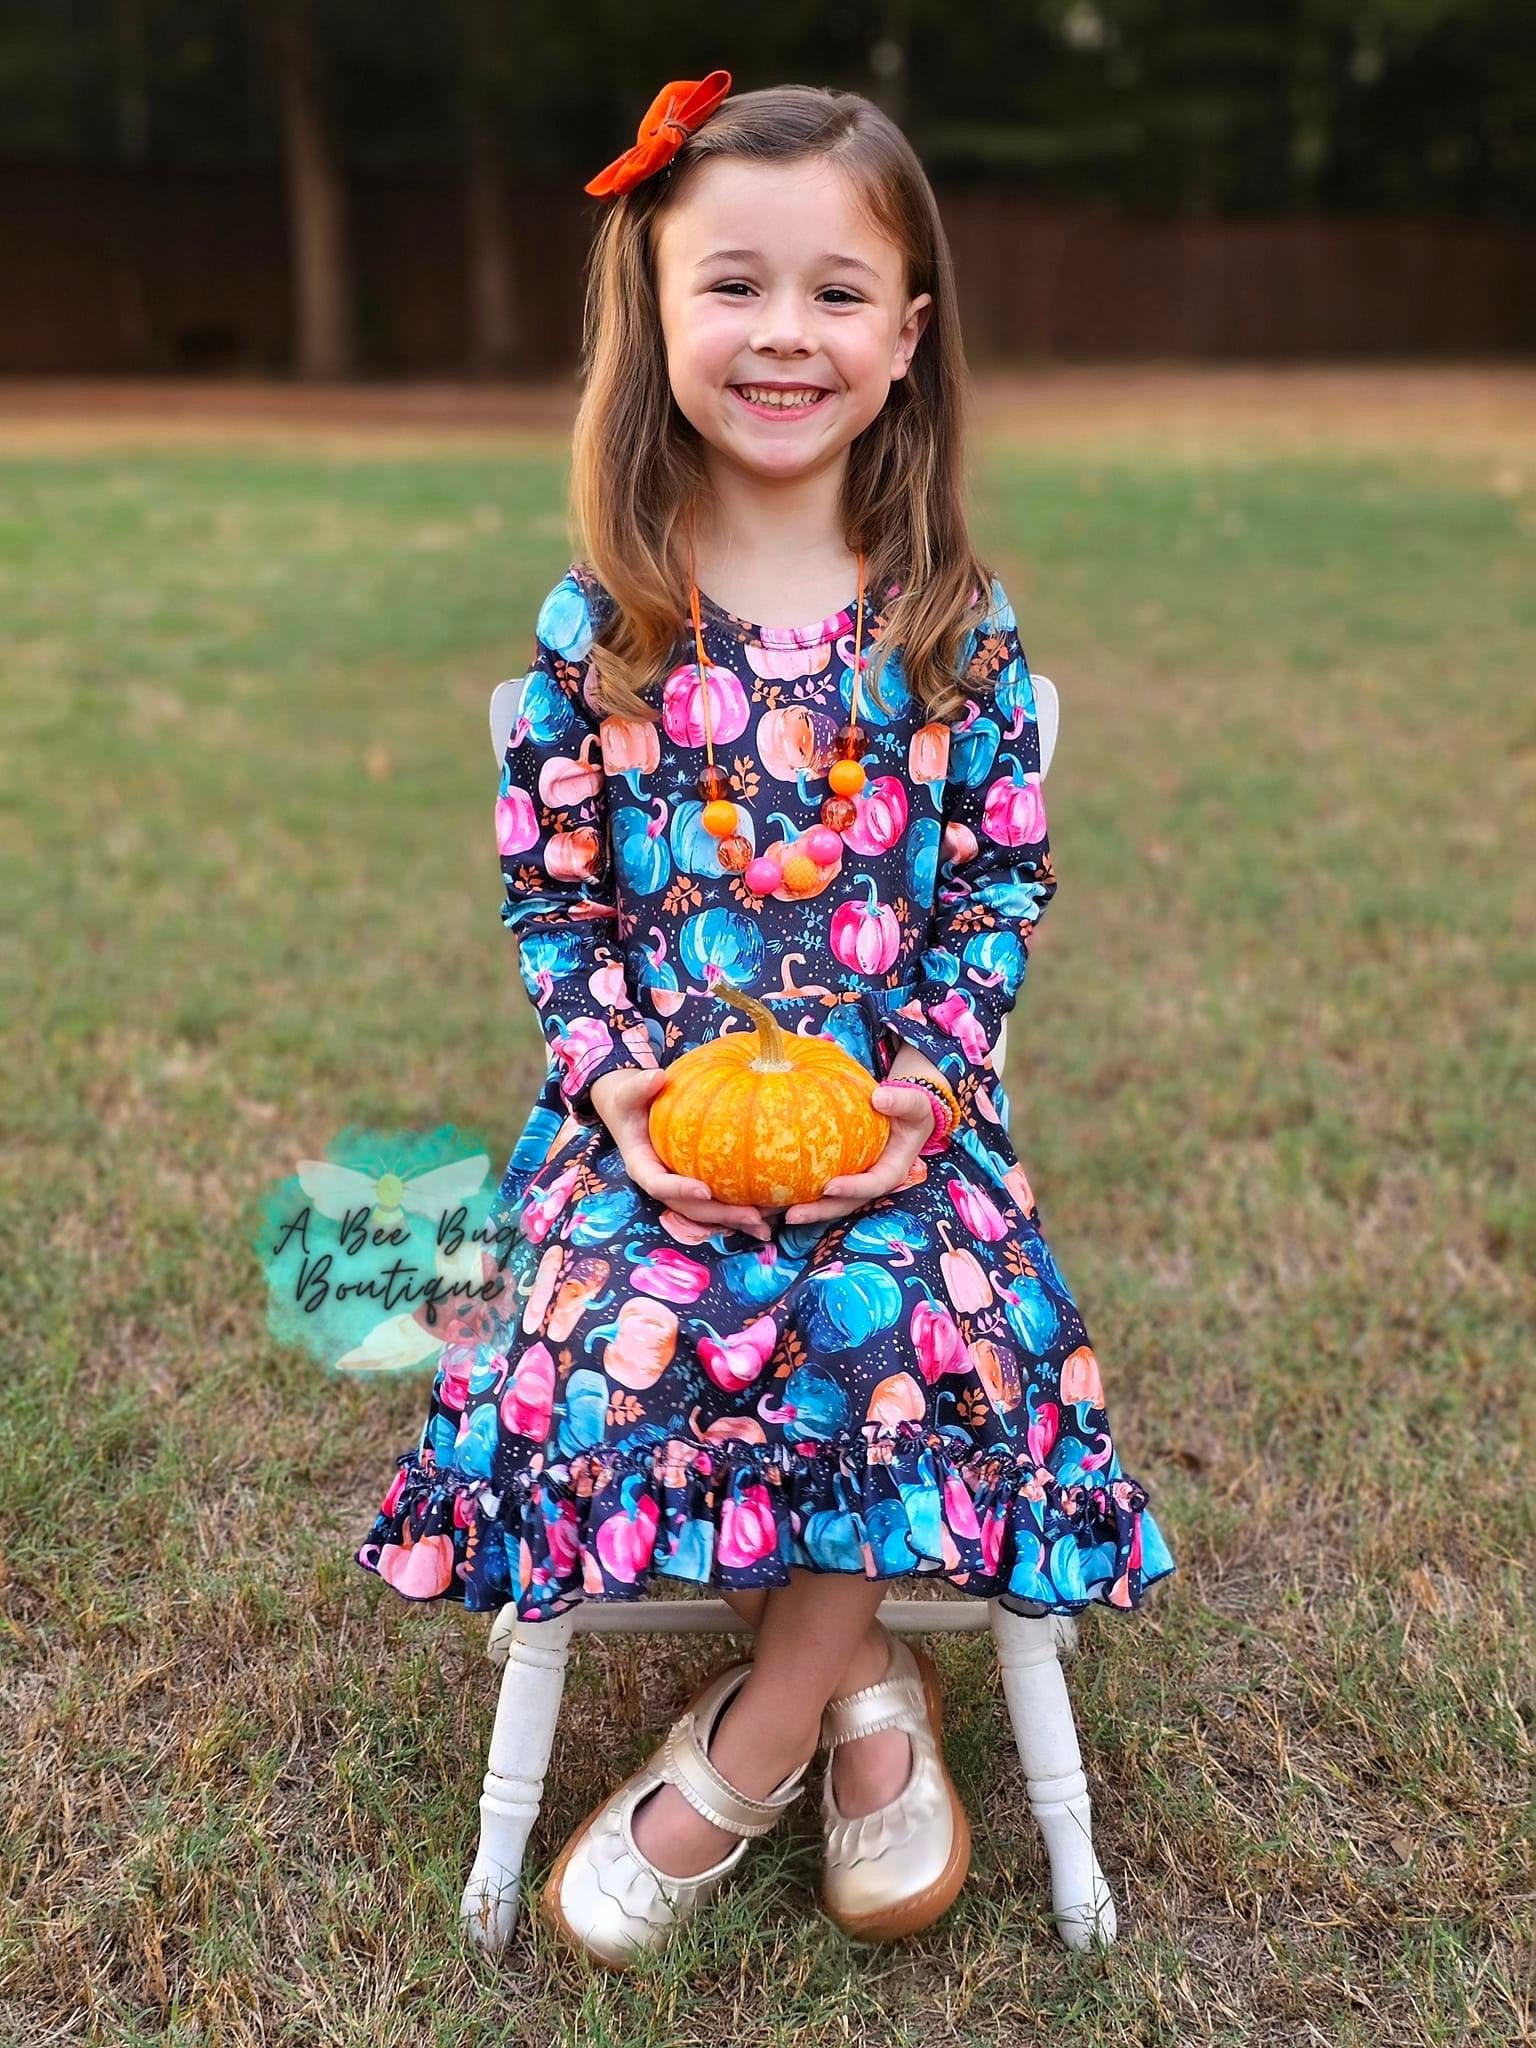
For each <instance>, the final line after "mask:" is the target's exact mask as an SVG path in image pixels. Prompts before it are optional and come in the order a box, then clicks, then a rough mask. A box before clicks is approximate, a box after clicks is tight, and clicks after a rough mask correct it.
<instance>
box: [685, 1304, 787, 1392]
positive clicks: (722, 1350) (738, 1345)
mask: <svg viewBox="0 0 1536 2048" xmlns="http://www.w3.org/2000/svg"><path fill="white" fill-rule="evenodd" d="M778 1341H779V1326H778V1324H777V1323H776V1322H775V1321H774V1320H773V1318H772V1316H759V1317H758V1318H757V1320H756V1322H752V1323H748V1324H747V1326H746V1328H745V1329H744V1330H736V1331H733V1332H732V1333H731V1334H730V1335H729V1336H727V1337H717V1336H716V1335H715V1334H714V1332H713V1331H711V1332H710V1333H709V1335H708V1336H707V1337H701V1338H700V1340H699V1363H700V1365H702V1366H703V1368H704V1370H705V1372H707V1373H708V1374H709V1377H710V1378H711V1379H712V1380H713V1381H714V1383H715V1385H716V1386H717V1387H720V1388H722V1389H723V1390H724V1391H725V1392H726V1393H728V1394H738V1393H740V1392H741V1390H742V1388H743V1387H750V1386H751V1384H752V1382H753V1381H754V1380H756V1379H760V1378H761V1377H762V1374H763V1369H764V1367H765V1366H766V1365H767V1363H768V1360H769V1359H770V1358H771V1357H772V1355H773V1351H774V1347H775V1345H776V1344H777V1343H778Z"/></svg>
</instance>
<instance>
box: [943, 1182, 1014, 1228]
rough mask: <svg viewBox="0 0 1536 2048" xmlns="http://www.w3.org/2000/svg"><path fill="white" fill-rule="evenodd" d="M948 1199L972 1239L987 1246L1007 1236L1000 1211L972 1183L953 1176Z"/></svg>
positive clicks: (987, 1196)
mask: <svg viewBox="0 0 1536 2048" xmlns="http://www.w3.org/2000/svg"><path fill="white" fill-rule="evenodd" d="M949 1199H950V1200H951V1201H952V1202H953V1203H954V1205H955V1214H956V1215H957V1216H958V1217H959V1218H960V1221H961V1222H962V1223H963V1224H964V1225H965V1227H966V1229H967V1230H968V1231H969V1232H970V1233H971V1235H972V1236H973V1237H979V1238H981V1239H983V1240H984V1241H985V1242H986V1243H987V1244H996V1243H997V1242H998V1240H999V1239H1000V1238H1004V1237H1006V1236H1007V1235H1008V1225H1007V1223H1006V1222H1005V1221H1004V1220H1003V1215H1002V1211H1001V1210H1000V1209H999V1208H998V1207H997V1204H996V1203H995V1202H994V1201H993V1200H992V1198H991V1196H990V1195H986V1194H984V1193H983V1192H982V1190H981V1189H980V1188H979V1187H977V1186H976V1184H975V1182H974V1181H969V1180H964V1179H962V1178H961V1176H960V1175H959V1174H955V1175H954V1176H953V1177H952V1178H951V1180H950V1182H949Z"/></svg>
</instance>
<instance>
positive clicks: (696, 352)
mask: <svg viewBox="0 0 1536 2048" xmlns="http://www.w3.org/2000/svg"><path fill="white" fill-rule="evenodd" d="M905 268H906V266H905V262H904V260H903V257H902V254H901V252H900V250H899V249H898V248H897V247H896V245H895V244H894V243H893V242H889V241H887V240H886V239H885V238H884V237H883V236H881V235H879V234H877V233H876V231H875V230H874V229H873V228H872V227H871V226H870V225H869V223H868V222H867V221H866V220H865V219H864V217H863V215H862V213H861V212H860V211H859V208H858V206H857V205H856V203H855V200H854V195H853V193H852V191H851V189H850V187H849V185H848V183H847V181H846V179H845V178H844V177H843V175H842V174H841V173H840V172H838V171H836V170H834V169H833V168H832V167H831V166H830V165H829V164H826V163H824V162H820V161H817V160H814V159H811V160H807V161H805V162H802V163H797V164H755V163H747V162H744V161H742V160H740V159H737V158H730V157H716V158H713V159H711V160H710V161H708V162H706V163H703V164H701V165H700V166H699V168H698V170H697V171H696V172H695V173H694V175H693V182H692V184H691V186H690V187H689V188H688V190H687V192H686V194H685V196H684V197H683V198H681V199H680V200H678V201H677V202H676V203H675V204H674V205H673V207H672V208H671V210H670V211H669V212H668V213H667V214H666V215H665V217H664V218H663V220H662V222H661V224H660V227H659V229H658V231H657V240H656V284H657V295H658V299H659V302H660V307H661V322H662V329H663V332H664V334H665V337H666V345H667V372H668V377H669V379H670V382H671V385H672V395H673V397H674V398H675V399H676V401H677V404H678V408H679V410H680V411H681V412H682V413H683V414H684V416H685V417H686V418H687V419H688V420H689V421H691V423H692V424H693V426H694V427H695V428H696V429H697V430H698V432H699V434H700V435H701V436H702V437H703V439H704V440H705V441H706V442H707V443H708V444H709V446H710V447H711V448H712V449H714V450H715V451H716V452H717V453H718V454H719V455H721V456H723V457H724V458H725V459H726V460H727V461H729V462H731V463H734V464H735V465H737V466H739V467H740V468H741V469H744V470H747V471H749V472H751V473H752V474H753V475H755V476H758V477H761V478H763V479H765V480H771V481H780V482H783V481H789V480H791V479H794V478H799V477H803V476H805V475H807V474H809V473H810V472H812V471H814V470H818V469H822V468H825V467H826V466H827V464H828V463H829V462H832V461H834V460H837V461H840V460H841V459H842V457H843V454H844V451H845V450H846V449H847V447H848V445H849V443H850V442H851V441H853V440H854V439H855V437H856V436H857V435H858V434H860V433H862V432H863V430H864V428H865V427H867V426H868V425H869V423H870V421H871V420H872V419H874V418H875V416H876V415H877V414H878V413H879V411H880V409H881V407H882V406H883V405H884V404H885V401H886V397H887V394H888V393H889V391H890V388H891V383H892V381H893V379H895V378H897V377H904V376H905V375H906V372H907V365H908V364H909V363H910V362H911V360H912V354H913V351H914V350H915V349H916V347H917V342H918V336H919V335H920V334H921V333H922V331H923V328H924V326H925V324H926V322H927V318H928V309H929V306H930V305H931V303H932V299H931V295H930V294H929V293H927V292H923V293H921V294H919V296H918V297H917V298H914V299H909V298H907V296H906V294H905V291H904V284H905ZM753 386H756V387H764V386H772V387H777V388H778V389H779V392H780V396H781V398H782V397H790V396H792V395H793V392H794V391H795V390H796V389H799V390H801V391H802V393H804V394H805V395H809V391H815V392H818V393H820V394H821V395H820V396H819V397H816V398H814V399H813V400H812V401H811V403H810V404H808V405H797V406H795V407H794V408H793V409H789V408H778V409H774V410H769V409H768V408H767V407H766V406H760V407H756V408H754V406H753V405H752V404H751V403H750V402H749V401H748V400H747V398H745V397H744V396H743V387H753ZM807 387H808V389H807Z"/></svg>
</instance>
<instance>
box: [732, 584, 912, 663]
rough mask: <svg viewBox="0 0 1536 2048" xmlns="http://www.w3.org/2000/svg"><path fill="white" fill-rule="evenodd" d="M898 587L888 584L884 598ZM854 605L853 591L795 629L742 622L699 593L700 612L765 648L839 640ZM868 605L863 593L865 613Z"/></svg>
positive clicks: (869, 601)
mask: <svg viewBox="0 0 1536 2048" xmlns="http://www.w3.org/2000/svg"><path fill="white" fill-rule="evenodd" d="M900 588H901V586H900V584H898V583H888V584H887V585H886V591H885V594H886V596H887V597H888V598H889V597H893V596H895V595H896V594H897V592H898V591H899V590H900ZM858 602H859V600H858V594H857V592H855V594H854V595H853V596H852V597H850V598H849V600H848V602H847V603H846V604H845V605H843V606H842V607H841V608H840V609H839V610H837V611H835V612H829V613H828V614H827V615H826V617H825V618H820V619H807V620H805V621H804V623H803V624H801V625H798V626H766V625H763V624H762V623H761V622H760V621H759V620H757V619H744V618H743V617H742V616H741V614H740V612H733V611H730V610H728V609H727V607H726V606H725V605H723V604H717V603H716V601H715V599H714V598H712V597H711V596H710V594H709V592H708V591H707V590H700V592H699V609H700V611H705V612H709V613H710V614H711V615H712V616H713V617H714V618H716V619H719V620H721V621H722V623H724V624H725V625H728V626H730V627H731V628H732V629H733V631H735V632H736V633H739V634H740V636H741V638H742V639H743V640H758V641H761V643H762V644H763V646H765V647H820V646H822V645H824V644H825V642H827V641H828V640H836V639H839V638H840V637H841V636H842V635H843V634H844V633H851V632H852V631H853V623H854V613H855V611H856V610H857V608H858ZM872 602H873V594H872V593H871V592H870V591H868V590H866V591H865V593H864V609H865V611H866V612H867V611H868V610H869V608H870V606H871V604H872Z"/></svg>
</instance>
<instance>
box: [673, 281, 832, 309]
mask: <svg viewBox="0 0 1536 2048" xmlns="http://www.w3.org/2000/svg"><path fill="white" fill-rule="evenodd" d="M738 285H741V286H743V287H744V288H745V289H746V290H747V291H751V289H752V287H751V285H749V284H747V282H746V280H745V278H740V277H736V278H731V279H729V280H727V281H726V282H725V283H723V284H717V285H711V287H710V289H711V291H717V292H730V291H734V290H735V289H736V287H737V286H738ZM824 290H826V291H829V292H836V293H837V294H838V296H839V298H841V299H849V300H851V301H852V302H853V304H854V305H856V306H857V305H861V304H862V303H863V301H862V300H861V299H860V298H859V295H858V293H857V292H851V291H849V289H848V287H847V286H846V285H841V284H829V285H827V286H825V287H824Z"/></svg>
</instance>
